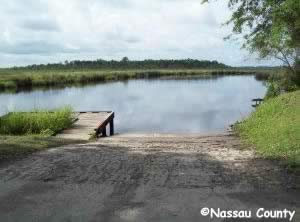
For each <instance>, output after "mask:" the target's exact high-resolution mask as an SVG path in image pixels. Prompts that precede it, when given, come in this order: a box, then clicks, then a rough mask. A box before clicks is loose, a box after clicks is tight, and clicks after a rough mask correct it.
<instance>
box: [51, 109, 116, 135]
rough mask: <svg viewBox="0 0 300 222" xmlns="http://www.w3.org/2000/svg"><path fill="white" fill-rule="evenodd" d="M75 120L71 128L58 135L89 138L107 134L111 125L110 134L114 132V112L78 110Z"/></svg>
mask: <svg viewBox="0 0 300 222" xmlns="http://www.w3.org/2000/svg"><path fill="white" fill-rule="evenodd" d="M75 119H76V120H75V122H74V124H73V126H72V127H71V128H69V129H65V130H63V131H62V132H61V133H59V134H57V135H56V136H57V137H59V138H64V139H81V140H89V139H90V138H91V137H99V136H103V137H105V136H107V131H106V129H107V126H108V125H109V131H110V135H113V134H114V112H112V111H91V112H76V113H75Z"/></svg>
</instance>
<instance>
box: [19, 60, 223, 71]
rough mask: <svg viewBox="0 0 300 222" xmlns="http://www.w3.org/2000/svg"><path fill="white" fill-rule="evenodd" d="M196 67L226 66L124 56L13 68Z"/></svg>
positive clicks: (207, 62)
mask: <svg viewBox="0 0 300 222" xmlns="http://www.w3.org/2000/svg"><path fill="white" fill-rule="evenodd" d="M197 68H228V66H226V65H225V64H223V63H219V62H217V61H208V60H196V59H180V60H173V59H170V60H164V59H161V60H152V59H148V60H141V61H137V60H135V61H131V60H129V59H128V58H127V57H124V58H123V59H122V60H120V61H116V60H109V61H108V60H103V59H97V60H94V61H88V60H86V61H85V60H74V61H65V62H64V63H52V64H41V65H29V66H26V67H14V68H13V69H28V70H42V69H54V70H55V69H197Z"/></svg>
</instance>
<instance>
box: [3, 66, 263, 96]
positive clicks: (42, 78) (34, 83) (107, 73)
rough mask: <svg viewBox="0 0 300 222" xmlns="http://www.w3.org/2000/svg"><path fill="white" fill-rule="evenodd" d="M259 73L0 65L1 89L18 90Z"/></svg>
mask: <svg viewBox="0 0 300 222" xmlns="http://www.w3.org/2000/svg"><path fill="white" fill-rule="evenodd" d="M253 73H259V74H260V76H259V77H263V78H267V76H268V72H267V71H258V70H246V69H183V70H180V69H176V70H170V69H163V70H143V69H140V70H101V69H100V70H97V69H74V70H72V69H67V70H47V69H44V70H26V69H18V70H14V69H0V91H18V90H22V89H26V88H29V89H30V88H34V87H53V86H65V85H75V84H87V83H97V82H106V81H119V80H129V79H145V78H158V77H170V76H172V77H186V76H187V77H191V76H205V75H207V76H217V75H243V74H253Z"/></svg>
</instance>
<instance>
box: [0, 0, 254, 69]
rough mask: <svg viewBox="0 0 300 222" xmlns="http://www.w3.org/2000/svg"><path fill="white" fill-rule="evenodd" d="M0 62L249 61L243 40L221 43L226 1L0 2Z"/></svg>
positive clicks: (241, 63)
mask: <svg viewBox="0 0 300 222" xmlns="http://www.w3.org/2000/svg"><path fill="white" fill-rule="evenodd" d="M0 1H1V2H0V3H1V8H0V66H9V65H24V64H30V63H48V62H58V61H64V60H66V59H68V60H71V59H96V58H104V59H120V58H122V57H123V56H128V57H129V58H130V59H147V58H152V59H160V58H195V59H210V60H218V61H220V62H224V63H226V64H229V65H253V64H256V63H257V61H256V60H253V59H250V60H248V61H247V62H245V58H247V57H248V56H247V53H246V52H244V51H242V50H240V49H239V48H240V45H237V44H232V43H230V42H224V41H223V37H225V36H226V35H227V34H228V33H230V27H222V26H221V24H222V23H224V22H225V21H226V19H227V18H228V17H229V15H230V12H229V10H228V9H227V6H226V3H225V1H218V2H214V3H211V4H205V5H202V4H201V1H200V0H151V1H150V0H147V1H146V0H122V1H121V0H85V1H82V0H40V1H35V0H10V1H5V0H0Z"/></svg>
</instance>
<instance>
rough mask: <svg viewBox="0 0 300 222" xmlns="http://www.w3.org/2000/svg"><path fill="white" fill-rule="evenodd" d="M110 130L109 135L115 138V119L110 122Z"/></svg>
mask: <svg viewBox="0 0 300 222" xmlns="http://www.w3.org/2000/svg"><path fill="white" fill-rule="evenodd" d="M109 130H110V132H109V135H110V136H113V135H114V133H115V132H114V118H112V119H111V120H110V122H109Z"/></svg>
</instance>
